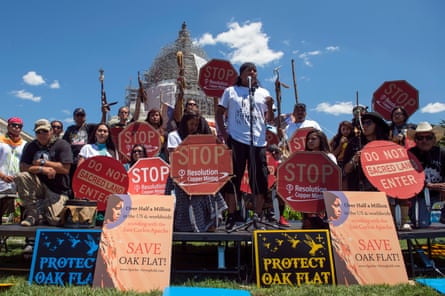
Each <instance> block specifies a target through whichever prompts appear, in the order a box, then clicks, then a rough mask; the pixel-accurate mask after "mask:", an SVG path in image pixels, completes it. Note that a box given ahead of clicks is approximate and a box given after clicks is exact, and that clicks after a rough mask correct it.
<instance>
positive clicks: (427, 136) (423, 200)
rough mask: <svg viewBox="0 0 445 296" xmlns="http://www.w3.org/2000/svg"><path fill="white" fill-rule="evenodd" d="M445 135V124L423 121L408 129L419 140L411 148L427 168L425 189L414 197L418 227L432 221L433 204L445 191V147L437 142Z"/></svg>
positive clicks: (412, 211) (413, 219) (413, 210)
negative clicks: (444, 125)
mask: <svg viewBox="0 0 445 296" xmlns="http://www.w3.org/2000/svg"><path fill="white" fill-rule="evenodd" d="M443 136H444V128H443V127H441V126H439V125H436V126H434V127H433V126H431V124H429V123H428V122H420V123H419V124H418V125H417V127H416V129H415V130H408V132H407V137H408V138H409V139H411V140H414V142H415V143H416V146H414V147H412V148H410V149H409V150H408V151H410V152H411V153H413V154H414V156H416V158H417V159H418V160H419V161H420V163H421V164H422V167H423V170H424V172H425V187H424V190H423V191H421V192H420V193H419V194H418V195H417V196H416V197H414V198H413V199H412V200H411V207H410V211H409V216H410V218H411V222H413V223H414V226H415V227H417V228H423V227H428V226H429V225H430V224H431V206H432V205H433V204H434V203H435V202H437V201H439V199H440V195H441V194H444V193H445V149H444V148H442V147H439V146H438V145H437V143H438V142H439V141H440V140H441V139H442V138H443ZM416 207H417V209H416ZM442 216H443V214H442ZM444 218H445V217H444ZM444 222H445V221H444Z"/></svg>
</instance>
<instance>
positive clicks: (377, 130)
mask: <svg viewBox="0 0 445 296" xmlns="http://www.w3.org/2000/svg"><path fill="white" fill-rule="evenodd" d="M360 122H361V123H360V126H361V128H362V130H361V131H360V133H359V135H357V136H356V137H354V138H353V139H352V140H351V141H350V143H349V144H348V146H347V147H346V151H345V156H344V167H343V174H344V175H345V176H346V178H347V186H348V190H349V191H377V189H376V188H375V187H374V186H373V185H372V184H371V183H370V182H369V180H368V179H367V178H366V176H365V174H364V173H363V170H362V168H361V165H360V151H361V150H362V148H363V147H364V146H365V145H366V144H368V143H369V142H371V141H374V140H389V126H388V124H386V121H385V120H384V119H383V117H382V116H381V115H380V114H379V113H377V112H367V113H365V114H363V116H361V117H360Z"/></svg>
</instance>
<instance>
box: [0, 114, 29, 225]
mask: <svg viewBox="0 0 445 296" xmlns="http://www.w3.org/2000/svg"><path fill="white" fill-rule="evenodd" d="M22 128H23V120H22V119H21V118H19V117H11V118H9V119H8V127H7V132H6V133H5V134H4V135H1V136H0V224H2V219H1V218H2V217H3V216H4V215H5V214H7V215H8V218H12V217H13V216H11V213H14V199H15V198H16V196H17V191H16V186H15V183H14V176H15V175H17V174H18V173H19V172H20V170H19V163H20V157H21V156H22V152H23V148H24V147H25V144H26V142H25V141H24V140H23V139H22V137H21V135H20V133H21V132H22ZM8 220H9V219H8Z"/></svg>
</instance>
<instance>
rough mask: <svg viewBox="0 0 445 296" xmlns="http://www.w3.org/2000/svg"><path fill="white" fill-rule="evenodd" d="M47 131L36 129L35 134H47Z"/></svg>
mask: <svg viewBox="0 0 445 296" xmlns="http://www.w3.org/2000/svg"><path fill="white" fill-rule="evenodd" d="M48 132H49V131H47V130H38V131H36V134H37V135H41V134H47V133H48Z"/></svg>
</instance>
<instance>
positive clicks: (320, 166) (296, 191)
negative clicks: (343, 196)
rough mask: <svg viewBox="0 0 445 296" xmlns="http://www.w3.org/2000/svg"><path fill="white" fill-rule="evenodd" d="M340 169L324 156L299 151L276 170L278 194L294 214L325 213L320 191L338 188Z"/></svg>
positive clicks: (322, 154)
mask: <svg viewBox="0 0 445 296" xmlns="http://www.w3.org/2000/svg"><path fill="white" fill-rule="evenodd" d="M341 177H342V173H341V169H340V168H339V166H338V165H336V164H335V163H334V162H333V161H332V160H331V159H330V158H329V156H327V154H326V153H324V152H321V151H299V152H294V153H292V154H291V155H290V157H289V158H288V159H286V161H285V162H283V163H282V164H281V165H280V166H279V167H278V174H277V193H278V195H279V196H281V198H283V200H284V201H285V202H286V203H287V204H288V205H289V206H290V207H291V208H292V209H294V210H295V211H300V212H306V213H318V212H321V211H323V210H324V204H323V191H326V190H339V189H340V188H341V184H342V183H341Z"/></svg>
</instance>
